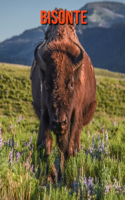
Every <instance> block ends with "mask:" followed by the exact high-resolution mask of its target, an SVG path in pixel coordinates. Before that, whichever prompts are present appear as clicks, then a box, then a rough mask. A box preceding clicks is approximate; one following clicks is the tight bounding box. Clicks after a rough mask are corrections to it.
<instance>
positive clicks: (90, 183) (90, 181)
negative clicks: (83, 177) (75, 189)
mask: <svg viewBox="0 0 125 200" xmlns="http://www.w3.org/2000/svg"><path fill="white" fill-rule="evenodd" d="M90 187H92V178H91V177H89V179H88V188H89V189H90Z"/></svg>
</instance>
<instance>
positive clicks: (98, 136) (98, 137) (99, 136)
mask: <svg viewBox="0 0 125 200" xmlns="http://www.w3.org/2000/svg"><path fill="white" fill-rule="evenodd" d="M98 141H99V143H100V135H98Z"/></svg>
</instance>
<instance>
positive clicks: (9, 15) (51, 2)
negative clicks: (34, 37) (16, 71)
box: [0, 0, 125, 42]
mask: <svg viewBox="0 0 125 200" xmlns="http://www.w3.org/2000/svg"><path fill="white" fill-rule="evenodd" d="M94 1H96V2H97V1H98V0H88V1H87V0H61V1H60V0H0V42H2V41H4V40H5V39H9V38H11V37H12V36H15V35H19V34H21V33H22V32H23V31H25V30H28V29H32V28H36V27H38V26H40V25H41V24H40V11H41V10H46V11H48V10H51V11H52V10H54V9H55V7H57V8H63V9H67V10H69V11H70V10H79V9H80V8H81V7H83V6H84V5H85V4H86V3H90V2H94ZM109 1H111V0H109ZM113 1H114V2H121V3H125V0H113Z"/></svg>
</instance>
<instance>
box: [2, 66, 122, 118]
mask: <svg viewBox="0 0 125 200" xmlns="http://www.w3.org/2000/svg"><path fill="white" fill-rule="evenodd" d="M95 73H96V74H97V76H96V80H97V102H98V106H97V109H96V112H97V113H100V112H104V111H105V112H106V114H107V115H109V116H110V117H112V116H114V115H116V116H119V117H121V116H125V95H124V94H125V74H118V73H113V72H108V71H105V70H99V69H95ZM29 75H30V68H29V67H24V66H16V65H15V66H14V65H10V64H2V63H0V115H7V116H16V115H20V114H22V115H24V116H25V117H31V116H32V117H35V114H34V110H33V108H32V105H31V101H32V95H31V86H30V84H31V83H30V79H29ZM100 75H101V76H100ZM102 75H103V76H102ZM109 77H112V78H109ZM107 83H108V84H107Z"/></svg>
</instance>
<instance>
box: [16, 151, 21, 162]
mask: <svg viewBox="0 0 125 200" xmlns="http://www.w3.org/2000/svg"><path fill="white" fill-rule="evenodd" d="M19 157H20V153H19V152H17V153H16V162H19Z"/></svg>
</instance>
